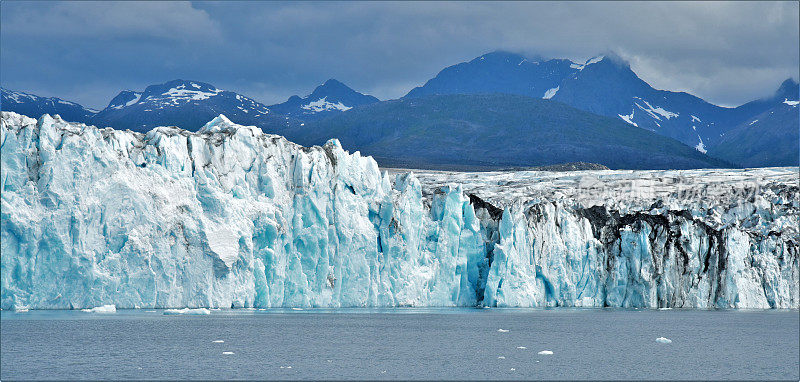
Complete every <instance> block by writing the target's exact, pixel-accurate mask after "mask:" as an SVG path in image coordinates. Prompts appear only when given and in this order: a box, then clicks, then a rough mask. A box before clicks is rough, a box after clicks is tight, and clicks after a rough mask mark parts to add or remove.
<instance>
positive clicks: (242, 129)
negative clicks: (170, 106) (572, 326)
mask: <svg viewBox="0 0 800 382" xmlns="http://www.w3.org/2000/svg"><path fill="white" fill-rule="evenodd" d="M0 133H1V134H2V136H1V137H0V142H1V143H0V144H1V145H2V157H1V158H2V170H1V171H2V173H1V175H0V190H2V229H1V230H0V239H1V240H0V241H1V244H0V245H2V257H1V258H0V265H1V267H0V273H1V274H0V276H2V277H1V278H0V279H1V280H2V283H0V307H2V309H6V310H12V309H15V308H23V307H24V308H30V309H85V308H92V307H98V306H103V305H109V304H113V305H115V306H116V307H117V308H136V307H139V308H144V309H152V308H173V309H174V308H187V309H184V310H168V311H165V314H175V313H183V314H187V313H189V312H203V313H201V314H207V313H206V312H208V310H198V309H197V308H231V307H234V308H237V307H239V308H245V307H248V308H249V307H255V308H269V307H297V308H303V307H361V306H486V307H489V306H491V307H495V306H498V307H537V306H583V307H602V306H611V307H649V308H663V307H680V308H797V307H798V301H799V300H800V298H798V283H799V282H800V276H799V275H798V273H800V272H799V271H798V227H797V221H798V211H799V210H800V195H799V194H800V192H799V191H798V185H797V171H798V170H797V168H769V169H748V170H688V171H581V172H570V173H552V172H536V171H520V172H487V173H448V172H416V173H410V172H407V171H383V172H382V171H381V170H380V169H379V168H378V165H377V164H376V162H375V161H374V160H373V159H372V158H370V157H363V156H361V155H360V154H359V153H358V152H356V153H353V154H350V153H348V152H346V151H345V150H344V149H343V148H342V147H341V145H340V144H339V142H338V141H336V140H331V141H328V143H326V144H325V145H324V146H322V147H310V148H306V147H301V146H299V145H296V144H294V143H292V142H289V141H287V140H286V139H285V138H283V137H280V136H276V135H270V134H264V133H263V132H262V131H261V130H260V129H258V128H256V127H253V126H239V125H236V124H234V123H232V122H230V121H229V120H227V118H225V117H223V116H220V117H218V118H215V119H214V120H213V121H211V122H209V123H208V124H207V125H206V126H204V127H203V129H201V130H200V131H199V132H197V133H191V132H188V131H185V130H181V129H177V128H173V127H158V128H155V129H153V130H151V131H150V132H148V133H147V134H141V133H135V132H131V131H119V130H114V129H111V128H105V129H98V128H96V127H93V126H85V125H82V124H73V123H67V122H64V121H63V120H61V119H60V118H58V117H51V116H49V115H45V116H42V117H41V118H39V120H38V121H37V120H34V119H31V118H27V117H23V116H20V115H18V114H14V113H9V112H3V113H2V128H1V129H0Z"/></svg>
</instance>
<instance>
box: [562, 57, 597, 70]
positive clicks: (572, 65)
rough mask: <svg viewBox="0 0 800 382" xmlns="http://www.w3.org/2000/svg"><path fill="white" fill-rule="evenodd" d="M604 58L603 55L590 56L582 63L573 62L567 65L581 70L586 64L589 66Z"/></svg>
mask: <svg viewBox="0 0 800 382" xmlns="http://www.w3.org/2000/svg"><path fill="white" fill-rule="evenodd" d="M604 58H605V56H597V57H592V58H590V59H588V60H586V62H585V63H583V64H575V63H573V64H571V65H570V66H569V67H570V68H572V69H578V70H583V69H584V68H586V67H587V66H589V65H591V64H596V63H598V62H600V61H603V59H604Z"/></svg>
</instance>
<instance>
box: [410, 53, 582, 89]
mask: <svg viewBox="0 0 800 382" xmlns="http://www.w3.org/2000/svg"><path fill="white" fill-rule="evenodd" d="M579 68H580V65H577V64H575V63H573V62H572V61H569V60H560V59H554V60H547V61H539V60H529V59H527V58H525V57H524V56H521V55H519V54H514V53H509V52H503V51H496V52H492V53H488V54H484V55H482V56H480V57H477V58H475V59H473V60H472V61H469V62H463V63H460V64H457V65H453V66H450V67H447V68H445V69H443V70H442V71H441V72H439V74H437V75H436V77H434V78H432V79H430V80H428V82H426V83H425V85H423V86H420V87H416V88H414V89H412V90H411V91H410V92H408V94H406V96H405V98H418V97H425V96H429V95H437V94H484V93H508V94H519V95H525V96H529V97H535V98H549V97H548V95H549V94H551V93H552V94H554V92H555V91H556V89H557V88H558V86H559V85H560V84H561V83H562V82H563V81H564V79H566V78H568V77H570V76H572V75H574V74H575V73H577V71H578V70H579ZM548 92H550V93H548Z"/></svg>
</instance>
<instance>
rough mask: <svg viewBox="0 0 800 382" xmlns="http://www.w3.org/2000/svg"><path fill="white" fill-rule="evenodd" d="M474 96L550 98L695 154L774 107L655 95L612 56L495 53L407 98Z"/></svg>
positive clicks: (678, 94)
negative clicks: (539, 56) (672, 141)
mask: <svg viewBox="0 0 800 382" xmlns="http://www.w3.org/2000/svg"><path fill="white" fill-rule="evenodd" d="M792 83H794V84H795V85H794V86H795V88H796V83H795V82H793V81H787V82H786V83H784V85H783V86H782V89H784V90H785V88H791V84H792ZM784 90H782V91H784ZM782 91H779V93H780V92H782ZM479 93H509V94H520V95H526V96H529V97H536V98H544V99H552V100H554V101H559V102H563V103H566V104H568V105H570V106H573V107H575V108H578V109H581V110H585V111H589V112H592V113H595V114H599V115H604V116H609V117H614V118H618V119H621V120H623V121H625V122H626V123H628V124H629V125H631V126H635V127H640V128H643V129H647V130H650V131H653V132H656V133H658V134H660V135H664V136H667V137H670V138H674V139H677V140H679V141H681V142H683V143H685V144H687V145H689V146H691V147H694V148H695V149H696V150H698V151H701V152H706V151H707V150H708V148H709V147H711V146H713V145H714V144H716V143H717V142H719V141H720V139H721V137H722V136H724V134H725V132H727V131H728V130H730V129H732V128H734V127H736V126H737V125H739V124H740V123H741V122H743V121H744V120H746V119H748V118H750V117H752V116H754V115H756V114H759V113H762V112H764V111H765V110H767V109H770V108H771V107H774V106H775V105H776V102H775V100H772V99H768V100H759V101H754V102H751V103H748V104H745V105H742V106H740V107H738V108H725V107H720V106H716V105H713V104H711V103H708V102H706V101H704V100H703V99H701V98H698V97H696V96H693V95H691V94H688V93H685V92H672V91H665V90H658V89H654V88H653V87H652V86H650V85H649V84H648V83H647V82H645V81H643V80H642V79H641V78H639V77H638V76H637V75H636V73H634V72H633V70H631V68H630V65H629V64H628V63H627V62H625V61H624V60H623V59H621V58H620V57H619V56H617V55H615V54H613V53H609V54H606V55H603V56H597V57H594V58H591V59H589V60H587V61H586V62H584V63H575V62H572V61H570V60H559V59H552V60H540V59H527V58H525V57H524V56H521V55H518V54H512V53H507V52H493V53H489V54H485V55H482V56H480V57H477V58H475V59H473V60H471V61H469V62H465V63H461V64H457V65H453V66H450V67H448V68H445V69H443V70H442V71H441V72H439V74H438V75H437V76H436V77H434V78H433V79H431V80H429V81H428V82H427V83H425V85H423V86H421V87H417V88H415V89H413V90H412V91H411V92H409V93H408V94H407V95H406V97H407V98H413V97H422V96H428V95H433V94H479ZM776 98H777V96H776ZM782 100H783V98H781V99H780V101H782Z"/></svg>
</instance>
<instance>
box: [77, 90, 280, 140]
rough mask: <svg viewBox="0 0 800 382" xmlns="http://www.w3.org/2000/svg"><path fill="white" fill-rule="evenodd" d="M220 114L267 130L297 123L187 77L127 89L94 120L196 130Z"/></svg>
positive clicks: (136, 127)
mask: <svg viewBox="0 0 800 382" xmlns="http://www.w3.org/2000/svg"><path fill="white" fill-rule="evenodd" d="M219 114H225V115H226V116H227V117H228V118H229V119H230V120H231V121H233V122H236V123H239V124H243V125H256V126H259V127H262V128H264V129H266V130H278V129H282V128H284V127H286V126H287V125H289V124H291V123H292V122H293V121H291V120H290V119H289V118H287V117H283V116H278V115H275V114H274V113H271V112H270V110H269V108H267V106H265V105H264V104H261V103H259V102H257V101H255V100H253V99H251V98H248V97H245V96H243V95H241V94H237V93H234V92H231V91H226V90H221V89H218V88H217V87H215V86H213V85H210V84H207V83H203V82H199V81H186V80H173V81H169V82H165V83H163V84H158V85H151V86H148V87H147V88H146V89H145V90H144V91H142V92H138V91H130V90H126V91H123V92H121V93H119V94H118V95H117V96H116V97H114V99H112V100H111V102H110V103H109V104H108V106H107V107H106V108H105V109H103V110H101V111H100V112H99V113H98V114H97V115H95V116H94V117H93V118H92V119H91V121H90V122H91V123H92V124H94V125H97V126H111V127H114V128H117V129H131V130H134V131H142V132H143V131H147V130H150V129H151V128H153V127H156V126H178V127H180V128H183V129H196V128H197V127H198V126H202V125H203V124H204V123H205V121H208V120H211V119H212V118H214V117H216V116H217V115H219Z"/></svg>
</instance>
